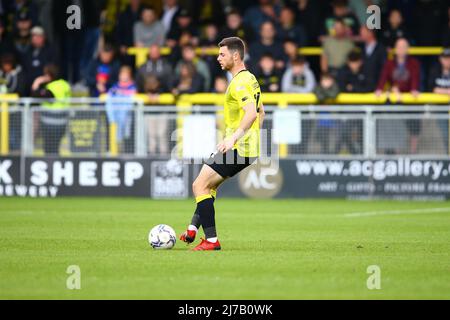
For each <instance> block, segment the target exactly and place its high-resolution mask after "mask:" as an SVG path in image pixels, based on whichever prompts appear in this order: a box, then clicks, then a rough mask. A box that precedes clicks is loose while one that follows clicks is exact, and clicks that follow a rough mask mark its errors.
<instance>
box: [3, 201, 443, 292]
mask: <svg viewBox="0 0 450 320" xmlns="http://www.w3.org/2000/svg"><path fill="white" fill-rule="evenodd" d="M436 208H437V209H436ZM193 209H194V203H193V201H192V200H186V201H154V200H145V199H123V198H59V199H19V198H0V299H22V298H27V299H103V298H106V299H123V298H125V299H431V298H438V299H449V298H450V203H449V202H444V203H442V202H434V203H433V202H431V203H427V202H394V201H392V202H391V201H373V202H370V201H361V202H360V201H344V200H244V199H242V200H236V199H220V198H219V199H218V201H216V212H217V214H216V217H217V223H218V233H219V238H220V240H221V244H222V249H223V250H222V251H216V252H191V251H189V248H190V247H187V246H186V245H184V244H183V243H180V241H178V242H177V244H176V246H175V248H174V249H172V250H168V251H156V250H153V249H152V248H151V247H150V246H149V244H148V242H147V234H148V231H149V230H150V228H151V227H153V226H154V225H157V224H160V223H165V224H168V225H170V226H172V227H173V228H174V229H175V230H176V232H177V233H178V234H179V233H180V232H182V231H183V230H184V228H185V227H186V225H187V223H188V222H189V221H190V218H191V215H192V212H193ZM367 212H375V213H374V214H368V215H364V214H357V215H353V216H349V215H348V214H350V213H367ZM70 265H78V266H79V267H80V269H81V289H80V290H68V289H67V288H66V280H67V278H68V277H69V276H70V275H69V274H67V273H66V270H67V268H68V266H70ZM371 265H377V266H379V268H380V270H381V277H380V279H381V282H380V283H381V289H380V290H369V289H368V288H367V279H368V278H369V277H370V276H371V274H369V273H368V272H367V268H368V266H371Z"/></svg>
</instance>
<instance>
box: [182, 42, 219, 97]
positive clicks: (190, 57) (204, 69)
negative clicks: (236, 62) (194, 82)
mask: <svg viewBox="0 0 450 320" xmlns="http://www.w3.org/2000/svg"><path fill="white" fill-rule="evenodd" d="M181 52H182V53H181V54H182V60H180V61H179V62H178V63H177V66H176V67H175V75H176V76H177V77H179V76H180V73H181V72H180V71H181V67H182V66H183V64H185V63H192V65H194V67H195V70H196V72H197V73H198V74H200V75H201V76H202V77H203V88H202V90H200V91H203V92H209V90H210V88H211V73H210V71H209V68H208V64H207V63H206V62H205V61H203V60H202V59H199V58H197V57H196V54H195V48H194V47H193V46H192V45H186V46H184V47H183V48H182V50H181Z"/></svg>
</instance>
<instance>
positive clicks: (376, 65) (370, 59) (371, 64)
mask: <svg viewBox="0 0 450 320" xmlns="http://www.w3.org/2000/svg"><path fill="white" fill-rule="evenodd" d="M360 38H361V40H362V41H363V45H362V50H363V61H364V69H365V71H366V74H367V77H368V78H369V81H370V83H371V89H370V91H374V90H375V88H376V86H377V84H378V83H377V82H378V79H379V78H380V73H381V70H382V69H383V66H384V63H385V62H386V58H387V52H386V48H385V46H384V45H383V44H381V43H380V42H378V41H377V38H376V35H375V32H374V30H370V29H369V28H367V27H366V26H362V27H361V29H360Z"/></svg>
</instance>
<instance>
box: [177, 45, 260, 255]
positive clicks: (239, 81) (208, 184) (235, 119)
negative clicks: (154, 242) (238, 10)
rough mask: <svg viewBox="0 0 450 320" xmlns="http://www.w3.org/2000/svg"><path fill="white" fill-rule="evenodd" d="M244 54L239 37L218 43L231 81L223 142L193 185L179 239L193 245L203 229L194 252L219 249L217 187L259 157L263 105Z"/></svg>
mask: <svg viewBox="0 0 450 320" xmlns="http://www.w3.org/2000/svg"><path fill="white" fill-rule="evenodd" d="M244 54H245V44H244V42H243V41H242V40H241V39H240V38H238V37H230V38H225V39H223V40H222V41H221V42H220V43H219V56H218V58H217V61H218V62H219V64H220V66H221V68H222V70H225V71H229V72H230V73H231V74H232V76H233V78H232V80H231V82H230V84H229V85H228V89H227V91H226V93H225V103H224V120H225V139H224V140H223V141H222V142H221V143H219V144H218V145H217V152H216V153H213V154H212V155H211V157H210V158H209V159H208V160H207V161H205V163H204V165H203V167H202V169H201V171H200V173H199V175H198V177H197V178H196V180H195V181H194V183H193V185H192V190H193V192H194V196H195V201H196V203H197V208H196V210H195V213H194V216H193V217H192V220H191V224H190V225H189V227H188V229H187V230H186V231H185V232H184V233H183V234H182V235H181V237H180V240H182V241H184V242H186V243H188V244H189V243H192V242H194V240H195V237H196V235H197V233H198V229H199V228H200V226H202V227H203V231H204V233H205V239H202V241H201V243H200V244H199V245H198V246H196V247H195V248H194V249H193V250H194V251H204V250H205V251H207V250H220V249H221V247H220V242H219V240H218V237H217V231H216V221H215V210H214V201H215V199H216V197H217V188H218V187H219V186H220V185H221V184H222V182H224V181H225V180H226V179H228V178H231V177H233V176H235V175H236V174H238V173H239V172H241V171H242V170H244V169H245V168H247V167H248V166H250V165H251V164H252V163H254V162H255V161H256V159H257V158H258V157H259V155H260V145H259V144H260V130H261V127H262V124H263V121H264V106H263V104H262V103H261V89H260V86H259V83H258V81H257V80H256V78H255V76H254V75H253V74H252V73H251V72H249V71H248V70H247V69H246V68H245V64H244Z"/></svg>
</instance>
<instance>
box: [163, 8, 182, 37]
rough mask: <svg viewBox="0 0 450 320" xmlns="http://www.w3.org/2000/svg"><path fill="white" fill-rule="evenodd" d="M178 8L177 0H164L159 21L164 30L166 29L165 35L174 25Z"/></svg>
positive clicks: (178, 11)
mask: <svg viewBox="0 0 450 320" xmlns="http://www.w3.org/2000/svg"><path fill="white" fill-rule="evenodd" d="M180 10H181V8H180V6H179V5H178V0H164V7H163V13H162V17H161V22H162V24H163V26H164V30H165V31H166V36H167V35H168V34H169V33H170V32H171V31H172V30H173V28H174V27H175V22H176V19H177V16H178V14H179V13H180Z"/></svg>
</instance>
